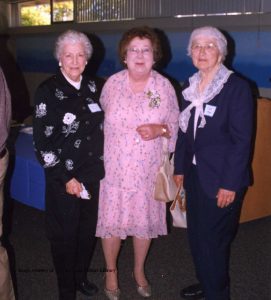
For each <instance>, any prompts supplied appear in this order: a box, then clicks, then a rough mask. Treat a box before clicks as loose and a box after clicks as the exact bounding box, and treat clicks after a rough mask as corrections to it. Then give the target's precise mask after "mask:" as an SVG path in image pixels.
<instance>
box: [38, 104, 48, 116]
mask: <svg viewBox="0 0 271 300" xmlns="http://www.w3.org/2000/svg"><path fill="white" fill-rule="evenodd" d="M46 114H47V109H46V104H45V103H40V104H39V105H36V118H42V117H44V116H46Z"/></svg>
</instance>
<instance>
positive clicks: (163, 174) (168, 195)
mask: <svg viewBox="0 0 271 300" xmlns="http://www.w3.org/2000/svg"><path fill="white" fill-rule="evenodd" d="M162 156H163V157H162V164H161V166H160V168H159V170H158V173H157V175H156V181H155V186H154V199H155V200H158V201H162V202H170V201H173V200H174V198H175V196H176V193H177V186H176V184H175V182H174V180H173V172H174V165H173V161H174V157H172V158H171V159H169V157H170V154H169V152H168V140H167V139H166V138H164V140H163V155H162Z"/></svg>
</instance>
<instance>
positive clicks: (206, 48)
mask: <svg viewBox="0 0 271 300" xmlns="http://www.w3.org/2000/svg"><path fill="white" fill-rule="evenodd" d="M202 49H203V50H204V51H205V52H208V53H209V52H212V51H214V49H217V46H216V45H215V44H214V43H209V44H205V45H200V44H193V45H192V47H191V50H192V51H193V52H200V51H201V50H202Z"/></svg>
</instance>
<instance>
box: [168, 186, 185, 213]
mask: <svg viewBox="0 0 271 300" xmlns="http://www.w3.org/2000/svg"><path fill="white" fill-rule="evenodd" d="M181 190H182V187H181V186H180V187H179V188H178V191H177V194H176V197H175V199H174V200H173V202H172V204H171V206H170V210H174V208H175V206H176V205H177V204H179V207H180V210H181V211H186V198H184V200H183V201H182V198H181V196H180V191H181Z"/></svg>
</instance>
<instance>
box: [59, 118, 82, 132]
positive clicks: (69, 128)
mask: <svg viewBox="0 0 271 300" xmlns="http://www.w3.org/2000/svg"><path fill="white" fill-rule="evenodd" d="M75 119H76V115H74V114H72V113H66V114H65V115H64V118H63V123H64V124H65V125H63V127H62V133H65V137H67V136H68V135H69V134H70V133H75V132H76V131H77V129H78V127H79V123H80V122H75Z"/></svg>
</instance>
